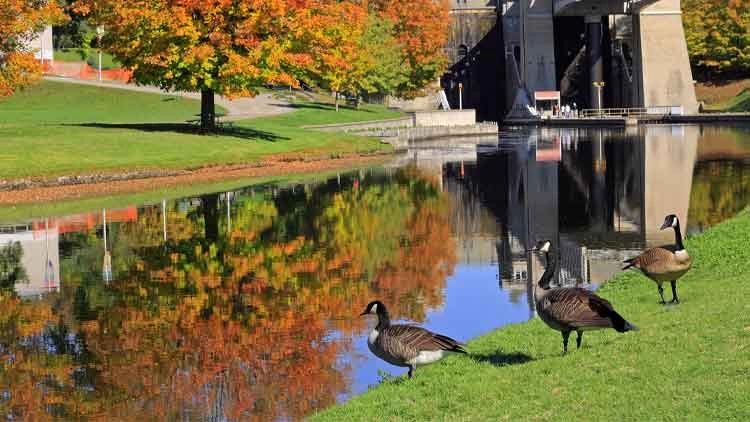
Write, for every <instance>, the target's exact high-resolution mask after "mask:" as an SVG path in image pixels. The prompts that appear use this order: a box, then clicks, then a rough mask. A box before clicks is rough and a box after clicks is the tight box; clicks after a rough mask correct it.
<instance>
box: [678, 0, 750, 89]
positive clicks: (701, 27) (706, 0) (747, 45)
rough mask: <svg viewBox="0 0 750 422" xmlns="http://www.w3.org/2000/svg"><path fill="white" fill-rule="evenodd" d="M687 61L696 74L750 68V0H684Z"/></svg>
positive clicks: (738, 71)
mask: <svg viewBox="0 0 750 422" xmlns="http://www.w3.org/2000/svg"><path fill="white" fill-rule="evenodd" d="M682 10H683V23H684V26H685V38H686V40H687V44H688V53H689V54H690V61H691V63H692V64H693V66H694V67H695V68H696V70H698V73H699V74H703V75H706V74H710V73H735V74H736V73H747V72H749V71H750V2H748V1H744V0H685V1H684V2H683V5H682Z"/></svg>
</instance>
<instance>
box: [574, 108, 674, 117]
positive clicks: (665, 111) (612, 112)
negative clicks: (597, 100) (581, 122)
mask: <svg viewBox="0 0 750 422" xmlns="http://www.w3.org/2000/svg"><path fill="white" fill-rule="evenodd" d="M672 114H677V115H681V114H682V107H681V106H656V107H627V108H600V109H597V108H589V109H583V110H581V111H580V112H579V116H580V117H600V118H601V117H638V116H667V115H672Z"/></svg>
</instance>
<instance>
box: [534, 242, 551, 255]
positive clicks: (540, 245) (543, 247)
mask: <svg viewBox="0 0 750 422" xmlns="http://www.w3.org/2000/svg"><path fill="white" fill-rule="evenodd" d="M551 246H552V242H550V241H549V240H540V241H538V242H536V245H534V247H533V248H531V249H529V252H536V251H539V252H545V253H546V252H549V249H550V247H551Z"/></svg>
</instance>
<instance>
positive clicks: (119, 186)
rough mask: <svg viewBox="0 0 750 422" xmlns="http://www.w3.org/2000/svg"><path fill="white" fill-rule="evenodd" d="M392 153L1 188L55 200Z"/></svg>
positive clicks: (12, 194) (27, 199)
mask: <svg viewBox="0 0 750 422" xmlns="http://www.w3.org/2000/svg"><path fill="white" fill-rule="evenodd" d="M390 156H391V155H390V154H373V155H346V156H342V157H339V158H325V159H305V160H301V159H299V158H296V157H285V156H276V157H269V158H266V159H264V160H262V161H260V162H257V163H252V164H247V165H234V166H215V167H205V168H200V169H196V170H182V171H168V170H165V171H153V170H151V171H147V172H141V173H139V172H123V173H113V174H108V175H90V176H85V175H84V176H78V177H75V178H60V179H56V180H44V181H35V182H31V183H27V184H25V185H24V187H23V188H21V189H10V190H4V191H0V205H14V204H22V203H32V202H51V201H60V200H67V199H79V198H86V197H92V196H104V195H114V194H121V193H134V192H142V191H148V190H151V189H155V188H164V187H171V186H178V185H187V184H197V183H200V184H203V183H212V182H221V181H226V180H232V179H242V178H250V177H269V176H281V175H287V174H304V173H316V172H322V171H328V170H335V169H337V168H342V169H344V168H351V167H356V166H360V165H369V164H375V163H378V162H382V161H384V160H386V159H387V158H388V157H390Z"/></svg>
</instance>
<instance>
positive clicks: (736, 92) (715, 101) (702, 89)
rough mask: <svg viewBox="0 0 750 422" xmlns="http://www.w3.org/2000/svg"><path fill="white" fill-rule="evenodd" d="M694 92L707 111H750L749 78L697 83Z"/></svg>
mask: <svg viewBox="0 0 750 422" xmlns="http://www.w3.org/2000/svg"><path fill="white" fill-rule="evenodd" d="M695 94H696V96H697V97H698V101H703V102H704V103H705V104H706V110H708V111H717V112H731V113H740V112H745V113H747V112H750V79H738V80H727V81H717V82H715V83H711V84H708V83H698V84H696V86H695Z"/></svg>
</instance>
